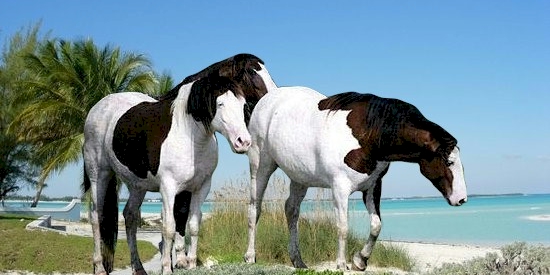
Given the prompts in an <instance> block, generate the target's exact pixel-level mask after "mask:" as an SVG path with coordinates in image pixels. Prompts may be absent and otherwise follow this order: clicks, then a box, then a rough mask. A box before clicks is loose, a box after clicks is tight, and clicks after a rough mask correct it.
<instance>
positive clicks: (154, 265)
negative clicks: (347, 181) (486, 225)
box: [52, 215, 498, 275]
mask: <svg viewBox="0 0 550 275" xmlns="http://www.w3.org/2000/svg"><path fill="white" fill-rule="evenodd" d="M143 219H144V220H146V221H149V222H151V223H155V222H160V216H159V215H144V216H143ZM119 220H120V221H123V219H119ZM52 227H54V228H57V229H60V230H64V231H66V232H67V233H69V234H74V235H81V236H92V233H91V226H90V224H88V223H80V222H65V221H52ZM119 229H120V230H123V226H121V227H119ZM125 237H126V236H125V234H124V232H123V231H121V232H120V233H119V238H125ZM137 237H138V239H141V240H146V241H149V242H151V243H152V244H153V245H155V246H157V245H158V243H159V241H160V240H161V236H160V232H158V231H157V232H144V231H141V232H138V236H137ZM382 242H383V243H391V244H392V245H395V246H398V247H401V248H403V249H404V250H405V251H407V252H408V253H409V255H410V256H411V257H412V258H413V259H414V260H415V261H416V265H415V268H414V272H413V274H422V273H424V272H426V271H430V270H431V269H433V268H435V267H440V266H441V265H443V264H444V263H460V262H464V261H467V260H470V259H473V258H476V257H482V256H484V255H486V254H487V253H490V252H498V249H497V248H495V247H484V246H474V245H456V244H452V245H451V244H433V243H415V242H394V241H392V242H388V241H382ZM90 253H91V252H90ZM348 264H350V263H348ZM144 266H145V269H146V270H148V271H155V272H159V271H160V254H157V255H156V256H155V257H154V258H153V259H152V260H151V261H149V262H147V263H144ZM312 268H314V269H316V270H320V271H322V270H335V268H336V263H335V262H326V263H323V264H320V265H317V266H314V267H312ZM367 271H385V272H387V273H391V274H410V273H407V272H403V271H400V270H397V269H381V268H376V267H372V266H369V267H368V268H367ZM345 273H346V274H364V272H353V271H349V272H345ZM112 274H115V275H116V274H119V275H126V274H132V272H131V270H130V269H124V270H115V272H113V273H112Z"/></svg>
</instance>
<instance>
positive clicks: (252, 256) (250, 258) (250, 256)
mask: <svg viewBox="0 0 550 275" xmlns="http://www.w3.org/2000/svg"><path fill="white" fill-rule="evenodd" d="M244 262H245V263H248V264H253V263H255V262H256V253H249V252H247V253H246V254H244Z"/></svg>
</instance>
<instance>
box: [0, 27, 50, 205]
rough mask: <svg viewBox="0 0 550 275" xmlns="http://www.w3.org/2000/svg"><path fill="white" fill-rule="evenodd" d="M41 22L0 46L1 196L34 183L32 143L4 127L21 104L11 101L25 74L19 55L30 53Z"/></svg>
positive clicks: (23, 30)
mask: <svg viewBox="0 0 550 275" xmlns="http://www.w3.org/2000/svg"><path fill="white" fill-rule="evenodd" d="M39 29H40V23H38V24H36V25H35V26H33V27H29V28H27V29H26V30H25V29H21V30H20V31H18V32H17V33H15V34H14V35H13V36H12V37H11V38H10V40H9V41H8V43H7V44H6V45H4V48H3V49H2V56H1V58H0V98H1V99H2V100H0V200H2V202H3V199H4V198H5V197H6V196H7V195H9V194H10V193H14V192H16V191H17V190H19V189H20V187H21V184H27V185H30V186H34V185H36V177H37V176H38V172H39V171H38V167H37V165H36V159H34V158H33V156H34V154H33V153H32V149H33V148H32V146H31V145H30V144H29V143H28V142H26V141H24V140H22V139H19V138H18V137H17V136H16V135H14V134H13V133H11V132H9V131H7V129H8V126H9V125H10V123H11V122H12V121H13V119H14V117H15V116H16V114H17V113H18V111H19V109H20V107H21V106H19V105H17V104H14V98H15V97H16V95H17V91H19V88H18V86H17V83H19V82H20V81H22V80H23V79H25V77H27V76H28V74H27V73H26V70H25V66H24V62H23V59H22V56H23V55H25V54H29V53H32V52H34V51H35V50H36V48H37V45H38V44H39V43H40V42H39V40H40V38H39V36H38V32H39Z"/></svg>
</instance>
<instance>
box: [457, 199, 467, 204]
mask: <svg viewBox="0 0 550 275" xmlns="http://www.w3.org/2000/svg"><path fill="white" fill-rule="evenodd" d="M466 202H467V200H466V199H461V200H460V201H459V202H458V203H459V205H463V204H465V203H466Z"/></svg>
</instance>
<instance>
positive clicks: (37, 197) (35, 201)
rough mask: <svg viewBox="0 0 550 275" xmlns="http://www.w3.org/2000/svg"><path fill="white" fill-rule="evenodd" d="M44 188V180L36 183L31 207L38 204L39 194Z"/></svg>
mask: <svg viewBox="0 0 550 275" xmlns="http://www.w3.org/2000/svg"><path fill="white" fill-rule="evenodd" d="M43 189H44V181H43V180H41V181H39V182H38V184H37V185H36V195H35V196H34V200H33V201H32V203H31V207H36V205H37V204H38V201H39V200H40V196H41V195H42V190H43Z"/></svg>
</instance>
